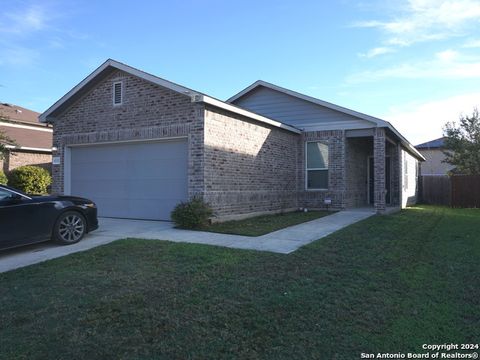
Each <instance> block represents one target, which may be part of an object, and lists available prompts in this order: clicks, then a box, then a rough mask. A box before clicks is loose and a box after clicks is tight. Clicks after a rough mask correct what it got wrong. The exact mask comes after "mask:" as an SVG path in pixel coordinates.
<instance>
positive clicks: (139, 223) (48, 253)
mask: <svg viewBox="0 0 480 360" xmlns="http://www.w3.org/2000/svg"><path fill="white" fill-rule="evenodd" d="M372 215H374V211H373V209H371V208H367V209H353V210H347V211H340V212H337V213H334V214H332V215H329V216H325V217H323V218H320V219H316V220H312V221H309V222H306V223H303V224H299V225H295V226H291V227H288V228H285V229H282V230H278V231H275V232H272V233H269V234H266V235H263V236H258V237H250V236H239V235H228V234H215V233H209V232H203V231H189V230H179V229H175V228H174V227H173V224H172V223H170V222H167V221H143V220H126V219H110V218H100V219H99V225H100V226H99V229H98V230H96V231H94V232H92V233H91V234H88V235H86V236H85V238H84V239H82V241H80V242H79V243H77V244H73V245H68V246H62V245H56V244H53V243H43V244H37V245H31V246H26V247H21V248H18V249H12V250H7V251H2V252H0V272H5V271H9V270H13V269H17V268H21V267H24V266H28V265H32V264H36V263H39V262H42V261H46V260H50V259H55V258H58V257H61V256H65V255H68V254H72V253H76V252H79V251H85V250H88V249H91V248H94V247H97V246H100V245H104V244H108V243H110V242H112V241H115V240H118V239H125V238H128V237H131V238H139V239H151V240H169V241H174V242H187V243H196V244H205V245H217V246H224V247H230V248H236V249H248V250H259V251H270V252H276V253H281V254H288V253H291V252H293V251H295V250H297V249H298V248H299V247H301V246H303V245H306V244H308V243H310V242H312V241H315V240H318V239H320V238H322V237H325V236H327V235H329V234H331V233H333V232H335V231H337V230H340V229H342V228H344V227H346V226H348V225H351V224H353V223H356V222H357V221H360V220H363V219H366V218H368V217H370V216H372Z"/></svg>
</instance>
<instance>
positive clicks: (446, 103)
mask: <svg viewBox="0 0 480 360" xmlns="http://www.w3.org/2000/svg"><path fill="white" fill-rule="evenodd" d="M474 107H478V108H480V92H478V93H468V94H463V95H458V96H452V97H449V98H446V99H440V100H435V101H430V102H425V103H421V104H418V103H417V104H409V105H406V106H401V107H392V108H390V109H389V110H388V112H387V113H386V114H384V115H383V116H382V118H383V119H385V120H388V121H390V122H391V123H392V124H393V126H395V128H396V129H398V130H399V131H400V132H401V133H402V134H403V135H405V137H406V138H407V139H408V140H409V141H411V142H412V143H413V144H414V145H417V144H420V143H422V142H426V141H429V140H433V139H436V138H439V137H441V136H442V128H443V126H444V125H445V123H446V122H448V121H457V120H458V119H459V117H460V115H461V114H464V115H468V114H471V113H472V111H473V108H474Z"/></svg>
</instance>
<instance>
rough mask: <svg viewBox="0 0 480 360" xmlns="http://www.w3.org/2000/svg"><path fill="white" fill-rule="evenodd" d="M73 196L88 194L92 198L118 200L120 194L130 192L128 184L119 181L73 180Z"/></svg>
mask: <svg viewBox="0 0 480 360" xmlns="http://www.w3.org/2000/svg"><path fill="white" fill-rule="evenodd" d="M72 189H75V190H74V191H72V194H73V195H79V194H84V193H88V194H90V196H92V197H102V198H103V197H110V198H118V197H119V194H122V193H125V192H127V191H128V184H126V183H125V182H124V181H119V180H118V179H99V180H96V179H90V180H82V181H74V180H72Z"/></svg>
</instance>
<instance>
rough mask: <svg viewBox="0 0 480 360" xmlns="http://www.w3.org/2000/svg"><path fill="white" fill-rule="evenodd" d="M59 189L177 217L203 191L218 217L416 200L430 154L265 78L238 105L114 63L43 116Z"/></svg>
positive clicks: (136, 212)
mask: <svg viewBox="0 0 480 360" xmlns="http://www.w3.org/2000/svg"><path fill="white" fill-rule="evenodd" d="M40 120H41V121H42V122H45V123H50V124H53V143H54V147H55V149H56V150H55V151H54V165H53V178H54V183H53V188H52V189H53V191H54V192H56V193H66V194H76V195H81V196H86V197H89V198H92V199H93V200H94V201H96V202H97V204H98V206H99V213H100V215H101V216H110V217H123V218H138V219H164V220H165V219H169V214H170V211H171V209H172V208H173V207H174V206H175V204H177V203H178V202H179V201H183V200H187V199H188V198H191V197H192V196H200V197H203V198H204V199H205V200H206V201H208V202H209V203H210V204H211V206H212V207H213V209H214V211H215V213H216V216H218V218H219V219H229V218H236V217H244V216H249V215H252V214H259V213H265V212H274V211H279V210H285V209H297V208H301V207H307V208H325V207H326V206H328V207H329V208H333V209H345V208H351V207H363V206H372V207H374V208H375V209H376V210H377V211H378V212H383V211H385V210H386V208H387V207H389V206H393V207H400V206H405V205H407V204H408V203H413V202H415V200H416V191H417V189H416V180H417V179H416V177H417V172H416V170H417V164H418V161H420V160H423V157H422V156H421V155H420V154H419V153H418V151H417V150H416V149H415V148H414V147H413V146H412V145H411V144H410V143H409V142H408V141H407V140H405V138H404V137H403V136H402V135H401V134H400V133H399V132H398V131H397V130H395V128H393V126H392V125H390V124H389V123H388V122H386V121H383V120H380V119H376V118H373V117H371V116H367V115H364V114H361V113H358V112H355V111H352V110H349V109H345V108H342V107H339V106H336V105H333V104H329V103H326V102H323V101H321V100H318V99H314V98H310V97H307V96H305V95H302V94H298V93H295V92H292V91H290V90H287V89H283V88H280V87H277V86H275V85H272V84H268V83H265V82H257V83H255V84H253V85H252V86H250V87H248V88H247V89H245V90H243V91H242V92H240V93H239V94H237V95H235V96H234V97H233V98H231V99H229V100H228V101H221V100H217V99H215V98H212V97H210V96H208V95H205V94H202V93H200V92H197V91H194V90H191V89H188V88H186V87H183V86H180V85H177V84H174V83H171V82H169V81H166V80H163V79H161V78H158V77H156V76H153V75H151V74H147V73H145V72H142V71H140V70H137V69H135V68H132V67H130V66H127V65H125V64H122V63H119V62H117V61H114V60H107V61H106V62H105V63H104V64H102V65H101V66H100V67H99V68H98V69H97V70H95V71H94V72H93V73H92V74H90V75H89V76H88V77H87V78H85V79H84V80H83V81H82V82H81V83H80V84H78V85H77V86H76V87H74V88H73V89H72V90H71V91H70V92H68V93H67V94H66V95H65V96H63V97H62V98H61V99H60V100H59V101H57V102H56V103H55V104H54V105H52V106H51V107H50V108H49V109H48V110H47V111H46V112H45V113H43V114H42V115H41V116H40Z"/></svg>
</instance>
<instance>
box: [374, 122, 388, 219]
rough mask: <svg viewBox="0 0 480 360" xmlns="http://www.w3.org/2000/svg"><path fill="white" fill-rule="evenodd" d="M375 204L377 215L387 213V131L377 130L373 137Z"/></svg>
mask: <svg viewBox="0 0 480 360" xmlns="http://www.w3.org/2000/svg"><path fill="white" fill-rule="evenodd" d="M373 171H374V179H375V180H374V183H373V194H374V196H373V204H374V207H375V210H376V212H377V213H382V212H384V211H385V129H384V128H375V133H374V136H373Z"/></svg>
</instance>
